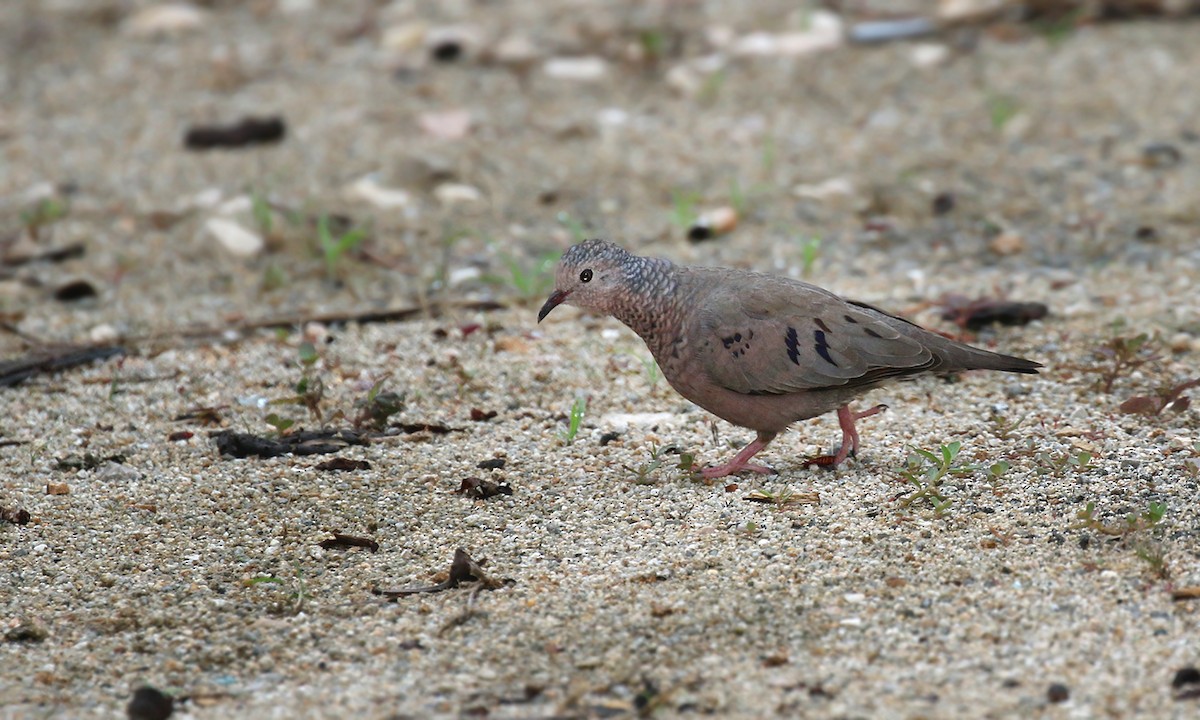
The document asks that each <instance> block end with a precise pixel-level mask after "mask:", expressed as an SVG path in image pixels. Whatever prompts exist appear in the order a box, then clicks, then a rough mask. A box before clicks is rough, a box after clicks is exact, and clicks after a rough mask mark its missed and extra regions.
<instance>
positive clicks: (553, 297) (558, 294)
mask: <svg viewBox="0 0 1200 720" xmlns="http://www.w3.org/2000/svg"><path fill="white" fill-rule="evenodd" d="M569 294H570V293H568V292H567V291H565V290H555V291H554V292H552V293H550V297H548V298H546V304H545V305H543V306H542V309H541V310H538V322H541V321H542V320H545V319H546V316H547V315H549V314H550V311H551V310H553V309H554V308H556V307H558V306H559V305H561V304H562V301H563V300H566V299H567V295H569Z"/></svg>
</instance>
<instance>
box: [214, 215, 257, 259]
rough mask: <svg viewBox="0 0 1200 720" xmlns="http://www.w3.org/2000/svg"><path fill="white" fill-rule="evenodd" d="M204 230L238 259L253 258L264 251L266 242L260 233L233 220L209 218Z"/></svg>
mask: <svg viewBox="0 0 1200 720" xmlns="http://www.w3.org/2000/svg"><path fill="white" fill-rule="evenodd" d="M204 229H205V230H207V231H208V233H209V234H210V235H212V236H213V237H215V238H216V239H217V242H218V243H219V244H220V245H221V247H223V248H225V249H226V250H227V251H229V252H230V253H232V254H234V255H236V256H238V257H253V256H255V255H258V254H259V253H261V252H262V251H263V248H264V247H265V246H266V242H265V241H264V240H263V238H262V236H261V235H259V234H258V233H254V232H251V231H249V230H247V229H246V228H244V227H242V226H241V225H239V224H237V223H236V222H234V221H233V220H227V219H225V218H219V217H214V218H209V219H208V221H207V222H205V223H204Z"/></svg>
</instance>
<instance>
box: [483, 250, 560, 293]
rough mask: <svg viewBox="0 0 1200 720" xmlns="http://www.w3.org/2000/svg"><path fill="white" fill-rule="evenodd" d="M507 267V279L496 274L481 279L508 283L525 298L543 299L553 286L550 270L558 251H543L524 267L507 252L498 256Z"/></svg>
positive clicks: (500, 283)
mask: <svg viewBox="0 0 1200 720" xmlns="http://www.w3.org/2000/svg"><path fill="white" fill-rule="evenodd" d="M500 259H501V261H503V262H504V265H505V267H507V268H508V273H509V277H508V278H507V279H505V278H501V277H498V276H496V275H485V276H484V277H483V279H484V280H485V281H486V282H490V283H493V284H497V285H505V284H507V285H510V286H512V288H513V289H514V290H516V291H517V294H518V295H520V297H521V298H523V299H525V300H531V299H543V298H545V296H546V294H547V293H549V292H550V291H551V290H552V289H553V288H554V276H553V274H552V273H551V272H550V270H551V269H552V268H553V267H554V265H555V263H557V262H558V253H545V254H543V255H541V256H540V257H538V258H537V259H535V260H534V263H533V265H532V267H526V266H525V265H524V264H523V263H521V262H519V261H518V260H517V259H516V258H514V257H513V256H511V255H508V254H502V255H501V256H500Z"/></svg>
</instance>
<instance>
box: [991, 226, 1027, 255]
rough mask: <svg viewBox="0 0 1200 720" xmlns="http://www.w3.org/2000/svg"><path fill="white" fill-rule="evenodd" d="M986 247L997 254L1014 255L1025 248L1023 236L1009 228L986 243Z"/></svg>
mask: <svg viewBox="0 0 1200 720" xmlns="http://www.w3.org/2000/svg"><path fill="white" fill-rule="evenodd" d="M988 248H989V249H991V251H992V252H994V253H996V254H997V255H1003V256H1008V255H1016V254H1018V253H1021V252H1023V251H1024V250H1025V238H1024V237H1022V236H1021V235H1020V234H1018V233H1015V232H1013V231H1011V230H1006V231H1004V232H1002V233H1000V234H999V235H997V236H996V237H994V238H992V239H991V241H990V242H989V243H988Z"/></svg>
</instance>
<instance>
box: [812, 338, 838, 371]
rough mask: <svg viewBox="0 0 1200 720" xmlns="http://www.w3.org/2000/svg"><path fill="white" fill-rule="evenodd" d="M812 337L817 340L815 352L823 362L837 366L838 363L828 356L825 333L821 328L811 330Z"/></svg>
mask: <svg viewBox="0 0 1200 720" xmlns="http://www.w3.org/2000/svg"><path fill="white" fill-rule="evenodd" d="M813 337H814V338H815V339H816V341H817V346H816V347H817V354H818V355H820V356H821V357H822V358H823V359H824V360H825V362H827V363H829V364H830V365H832V366H834V367H837V366H838V364H837V363H835V362H834V361H833V358H831V357H829V343H827V342H826V341H825V333H824V332H822V331H821V330H817V331H815V332H813Z"/></svg>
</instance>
